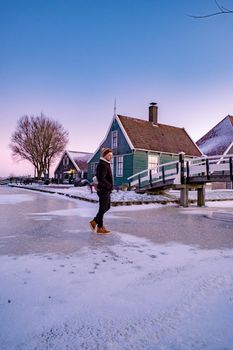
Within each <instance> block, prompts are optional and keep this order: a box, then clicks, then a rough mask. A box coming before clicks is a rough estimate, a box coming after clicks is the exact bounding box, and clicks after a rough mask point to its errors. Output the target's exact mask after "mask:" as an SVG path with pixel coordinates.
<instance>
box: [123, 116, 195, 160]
mask: <svg viewBox="0 0 233 350" xmlns="http://www.w3.org/2000/svg"><path fill="white" fill-rule="evenodd" d="M118 117H119V119H120V121H121V123H122V125H123V127H124V129H125V131H126V133H127V135H128V137H129V139H130V141H131V143H132V145H133V147H134V148H135V149H145V150H150V151H157V152H166V153H175V154H178V153H180V152H184V153H185V154H187V155H190V156H201V152H200V151H199V149H198V147H197V146H196V145H195V143H194V142H193V141H192V140H191V138H190V137H189V135H188V134H187V132H186V131H185V129H184V128H178V127H175V126H170V125H165V124H160V123H158V124H153V123H151V122H149V121H146V120H142V119H138V118H131V117H126V116H123V115H118Z"/></svg>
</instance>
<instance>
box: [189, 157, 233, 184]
mask: <svg viewBox="0 0 233 350" xmlns="http://www.w3.org/2000/svg"><path fill="white" fill-rule="evenodd" d="M232 164H233V154H228V155H216V156H209V157H200V158H196V159H194V160H192V161H188V162H187V163H186V167H185V175H186V177H187V178H189V177H195V176H206V177H207V179H208V178H210V176H211V175H217V174H218V175H224V174H225V175H229V176H230V177H231V179H232V168H233V165H232Z"/></svg>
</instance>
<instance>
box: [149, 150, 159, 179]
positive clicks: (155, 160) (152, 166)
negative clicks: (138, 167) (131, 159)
mask: <svg viewBox="0 0 233 350" xmlns="http://www.w3.org/2000/svg"><path fill="white" fill-rule="evenodd" d="M158 167H159V156H158V155H156V154H148V170H152V171H151V173H152V174H156V173H157V172H158Z"/></svg>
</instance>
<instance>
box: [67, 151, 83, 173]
mask: <svg viewBox="0 0 233 350" xmlns="http://www.w3.org/2000/svg"><path fill="white" fill-rule="evenodd" d="M66 153H67V155H68V157H69V158H70V160H71V162H72V163H73V166H74V167H75V169H76V170H77V171H80V168H79V167H78V165H77V164H76V162H75V161H74V159H73V158H72V156H71V155H70V153H69V151H66Z"/></svg>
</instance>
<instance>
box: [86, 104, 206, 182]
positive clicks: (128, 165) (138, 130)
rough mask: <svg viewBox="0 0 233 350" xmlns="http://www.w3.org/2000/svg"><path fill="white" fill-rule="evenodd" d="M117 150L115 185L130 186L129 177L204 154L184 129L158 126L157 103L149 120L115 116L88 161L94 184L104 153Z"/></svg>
mask: <svg viewBox="0 0 233 350" xmlns="http://www.w3.org/2000/svg"><path fill="white" fill-rule="evenodd" d="M103 147H110V148H112V150H113V160H112V171H113V176H114V185H115V186H121V185H122V184H125V183H128V180H127V179H128V177H130V176H132V175H134V174H136V173H138V172H140V171H143V170H146V169H153V171H156V169H157V167H158V166H159V165H161V164H164V163H167V162H171V161H173V160H176V159H178V155H179V153H180V152H184V153H185V155H186V157H190V158H193V157H199V156H201V155H202V153H201V151H200V150H199V148H198V147H197V145H196V144H195V143H194V141H193V140H192V139H191V137H190V136H189V135H188V134H187V132H186V131H185V129H184V128H178V127H175V126H170V125H165V124H160V123H158V107H157V104H156V103H151V104H150V106H149V118H148V120H142V119H139V118H132V117H127V116H123V115H119V114H116V113H115V114H114V116H113V119H112V121H111V124H110V126H109V129H108V131H107V133H106V136H105V138H104V140H103V141H102V142H101V144H100V146H99V147H98V149H97V150H96V151H95V152H94V154H93V156H92V157H91V158H90V159H89V161H88V180H89V181H92V178H93V176H94V175H95V170H96V166H97V164H98V161H99V158H100V150H101V149H102V148H103Z"/></svg>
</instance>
